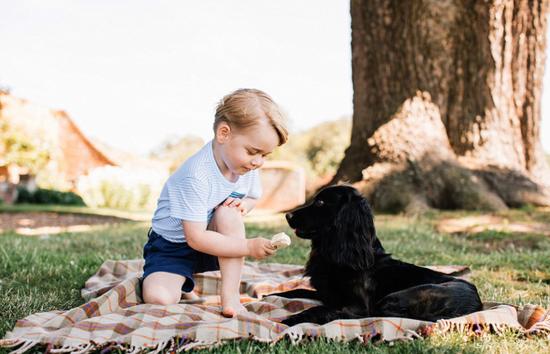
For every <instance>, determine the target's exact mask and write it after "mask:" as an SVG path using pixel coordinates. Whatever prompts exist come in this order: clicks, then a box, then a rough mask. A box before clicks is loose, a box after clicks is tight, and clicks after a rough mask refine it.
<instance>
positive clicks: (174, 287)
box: [142, 272, 185, 305]
mask: <svg viewBox="0 0 550 354" xmlns="http://www.w3.org/2000/svg"><path fill="white" fill-rule="evenodd" d="M183 283H185V277H184V276H182V275H179V274H174V273H168V272H154V273H151V274H150V275H148V276H147V277H146V278H145V279H144V280H143V285H142V287H143V289H142V294H143V301H144V302H145V303H146V304H158V305H170V304H177V303H178V302H179V301H180V298H181V287H182V285H183Z"/></svg>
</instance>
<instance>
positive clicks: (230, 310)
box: [222, 302, 247, 318]
mask: <svg viewBox="0 0 550 354" xmlns="http://www.w3.org/2000/svg"><path fill="white" fill-rule="evenodd" d="M246 311H247V310H246V308H245V307H244V306H243V305H242V304H241V303H240V302H239V303H238V304H231V305H226V306H222V315H223V316H224V317H228V318H233V317H235V316H237V314H239V313H242V312H246Z"/></svg>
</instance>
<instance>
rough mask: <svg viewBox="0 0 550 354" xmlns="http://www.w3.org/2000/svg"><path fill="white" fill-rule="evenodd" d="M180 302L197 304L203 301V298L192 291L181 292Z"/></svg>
mask: <svg viewBox="0 0 550 354" xmlns="http://www.w3.org/2000/svg"><path fill="white" fill-rule="evenodd" d="M181 302H182V303H185V304H198V303H202V302H204V299H203V298H201V297H200V296H198V295H197V294H196V293H195V292H194V291H191V292H190V293H186V292H182V293H181Z"/></svg>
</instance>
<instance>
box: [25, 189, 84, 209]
mask: <svg viewBox="0 0 550 354" xmlns="http://www.w3.org/2000/svg"><path fill="white" fill-rule="evenodd" d="M15 202H16V203H18V204H21V203H29V204H60V205H78V206H83V205H86V204H85V203H84V201H83V200H82V198H81V197H80V196H79V195H78V194H76V193H73V192H61V191H56V190H53V189H44V188H38V189H37V190H36V191H34V192H30V191H29V190H27V189H26V188H18V189H17V200H16V201H15Z"/></svg>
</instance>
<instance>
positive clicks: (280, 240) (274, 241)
mask: <svg viewBox="0 0 550 354" xmlns="http://www.w3.org/2000/svg"><path fill="white" fill-rule="evenodd" d="M271 246H273V248H275V249H276V250H279V249H281V248H285V247H288V246H290V237H289V236H288V235H287V234H285V233H284V232H279V233H278V234H276V235H274V236H273V237H272V238H271Z"/></svg>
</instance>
